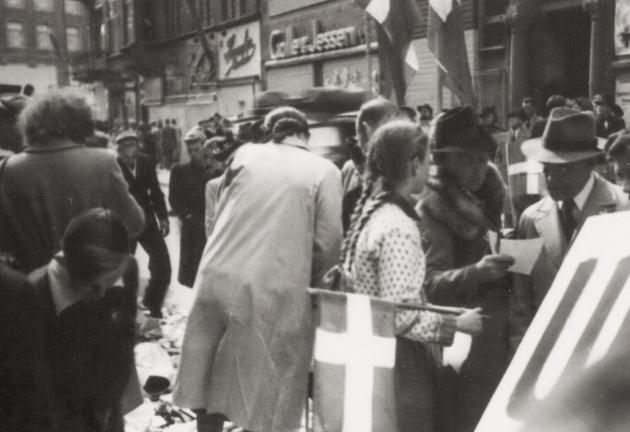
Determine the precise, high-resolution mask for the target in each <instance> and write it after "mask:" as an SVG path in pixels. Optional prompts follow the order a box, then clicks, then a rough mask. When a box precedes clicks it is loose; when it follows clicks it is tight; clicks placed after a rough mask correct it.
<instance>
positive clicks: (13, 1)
mask: <svg viewBox="0 0 630 432" xmlns="http://www.w3.org/2000/svg"><path fill="white" fill-rule="evenodd" d="M4 5H5V6H6V7H8V8H14V9H24V0H4Z"/></svg>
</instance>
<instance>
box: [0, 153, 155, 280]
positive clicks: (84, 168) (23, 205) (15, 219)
mask: <svg viewBox="0 0 630 432" xmlns="http://www.w3.org/2000/svg"><path fill="white" fill-rule="evenodd" d="M94 207H105V208H108V209H110V210H112V211H113V212H114V213H116V214H117V215H118V216H119V217H120V218H121V219H122V220H123V221H124V222H125V225H127V229H128V230H129V234H130V236H131V237H132V238H135V237H136V236H138V235H139V234H140V233H141V232H142V229H143V227H144V215H143V212H142V210H141V209H140V207H139V206H138V204H137V203H136V201H135V200H134V199H133V198H132V197H131V195H130V194H129V190H128V187H127V184H126V183H125V180H124V179H123V175H122V173H121V171H120V167H119V166H118V164H116V156H115V155H113V154H112V153H111V152H109V151H107V150H104V149H95V148H86V147H83V146H80V145H78V144H76V143H73V142H70V141H61V142H58V143H51V144H49V145H48V146H46V147H29V148H27V149H26V150H25V151H24V152H23V153H20V154H17V155H15V156H11V157H10V158H9V159H8V160H7V162H6V166H5V167H4V169H2V168H0V217H1V218H2V220H1V221H0V248H1V249H3V250H6V251H10V252H12V253H13V254H14V255H15V256H16V258H17V259H18V261H19V262H20V270H22V271H24V272H30V271H33V270H35V269H36V268H38V267H40V266H42V265H44V264H46V263H47V262H49V261H50V259H51V258H52V257H53V255H54V254H55V253H56V252H57V251H58V250H59V249H60V245H61V243H60V239H61V236H62V235H63V232H64V230H65V229H66V227H67V226H68V224H69V223H70V221H71V220H72V218H74V217H75V216H76V215H78V214H80V213H82V212H83V211H85V210H88V209H91V208H94Z"/></svg>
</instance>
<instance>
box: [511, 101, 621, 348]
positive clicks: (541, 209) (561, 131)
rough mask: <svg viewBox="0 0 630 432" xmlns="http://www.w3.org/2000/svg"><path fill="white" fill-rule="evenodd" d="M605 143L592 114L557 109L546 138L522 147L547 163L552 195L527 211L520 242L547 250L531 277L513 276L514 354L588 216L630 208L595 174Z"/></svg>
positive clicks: (618, 190)
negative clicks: (535, 242)
mask: <svg viewBox="0 0 630 432" xmlns="http://www.w3.org/2000/svg"><path fill="white" fill-rule="evenodd" d="M601 141H603V140H601V139H598V138H596V136H595V117H594V115H593V114H592V113H589V112H585V111H582V112H580V111H577V110H573V109H570V108H556V109H554V110H553V111H552V112H551V114H550V116H549V120H548V124H547V127H546V129H545V134H544V135H543V136H542V138H533V139H530V140H527V141H525V142H524V143H523V145H522V146H521V149H522V151H523V153H524V154H525V156H526V157H528V158H530V159H533V160H536V161H538V162H540V163H542V164H543V172H544V175H545V179H546V181H547V189H548V191H549V196H547V197H545V198H543V199H541V200H540V201H538V202H537V203H536V204H533V205H531V206H530V207H528V208H527V209H526V210H525V212H524V213H523V215H522V217H521V220H520V222H519V226H518V233H517V235H518V238H522V239H528V238H542V239H543V242H544V248H543V251H542V254H541V256H540V257H539V259H538V261H537V262H536V265H535V266H534V269H533V270H532V273H531V275H529V276H526V275H521V274H515V275H514V285H513V287H512V293H511V299H510V310H509V320H510V323H509V324H510V329H509V336H510V344H511V349H512V350H516V348H517V347H518V345H519V344H520V341H521V339H522V337H523V335H524V334H525V332H526V331H527V328H528V327H529V324H530V322H531V320H532V319H533V318H534V315H535V314H536V312H537V310H538V308H539V307H540V305H541V303H542V301H543V300H544V298H545V296H546V294H547V291H549V288H550V287H551V284H552V283H553V280H554V279H555V277H556V274H557V273H558V270H559V269H560V266H561V265H562V261H563V260H564V257H565V255H566V253H567V251H568V250H569V248H570V247H571V244H572V243H573V241H574V240H575V237H576V236H577V234H578V233H579V231H580V229H581V228H582V226H583V225H584V222H585V221H586V219H587V218H589V217H590V216H594V215H598V214H602V213H612V212H617V211H622V210H627V209H628V197H627V196H626V195H625V194H624V193H623V190H622V189H621V188H620V187H618V186H616V185H614V184H612V183H610V182H608V181H606V180H605V179H603V178H602V177H600V176H599V175H598V174H596V173H595V172H594V170H595V166H596V165H595V161H596V159H597V158H598V157H599V156H601V154H602V151H601V150H600V148H601V147H603V143H602V142H601Z"/></svg>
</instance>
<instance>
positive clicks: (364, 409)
mask: <svg viewBox="0 0 630 432" xmlns="http://www.w3.org/2000/svg"><path fill="white" fill-rule="evenodd" d="M347 299H348V303H347V332H346V333H333V332H329V331H326V330H322V329H320V328H318V329H317V330H316V333H315V355H314V357H315V360H317V361H320V362H323V363H329V364H336V365H344V366H345V367H346V373H345V391H344V415H343V429H342V431H343V432H357V431H361V432H371V430H372V398H373V393H374V367H383V368H389V369H391V368H393V367H394V363H395V362H396V339H395V338H393V337H389V338H386V337H382V336H374V334H373V331H372V307H371V303H370V298H369V297H368V296H364V295H356V294H348V295H347Z"/></svg>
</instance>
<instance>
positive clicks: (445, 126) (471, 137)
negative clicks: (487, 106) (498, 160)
mask: <svg viewBox="0 0 630 432" xmlns="http://www.w3.org/2000/svg"><path fill="white" fill-rule="evenodd" d="M433 139H434V140H433V145H434V148H433V151H434V152H436V153H453V152H461V151H487V152H493V151H495V150H496V149H497V143H496V141H495V140H494V139H493V138H492V136H491V135H490V133H489V132H488V131H487V130H486V128H484V127H483V126H481V125H480V124H479V117H478V116H477V113H476V112H475V110H474V109H473V108H472V107H471V106H469V105H466V106H460V107H456V108H453V109H450V110H448V111H446V112H445V113H444V114H442V115H441V116H440V117H438V119H437V122H436V124H435V133H434V136H433Z"/></svg>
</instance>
